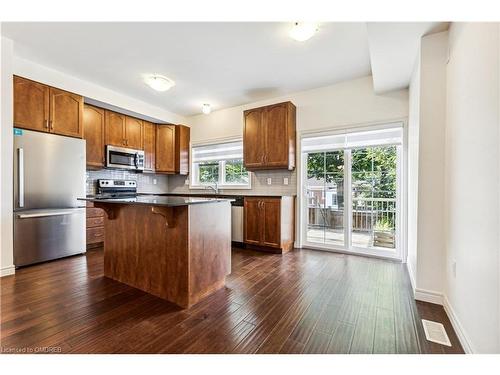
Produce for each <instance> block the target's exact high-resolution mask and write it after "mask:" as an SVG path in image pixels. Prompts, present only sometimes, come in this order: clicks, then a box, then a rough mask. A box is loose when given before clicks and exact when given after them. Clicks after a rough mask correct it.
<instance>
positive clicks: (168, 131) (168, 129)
mask: <svg viewBox="0 0 500 375" xmlns="http://www.w3.org/2000/svg"><path fill="white" fill-rule="evenodd" d="M155 158H156V160H155V164H156V168H155V169H156V172H163V173H175V125H157V126H156V156H155Z"/></svg>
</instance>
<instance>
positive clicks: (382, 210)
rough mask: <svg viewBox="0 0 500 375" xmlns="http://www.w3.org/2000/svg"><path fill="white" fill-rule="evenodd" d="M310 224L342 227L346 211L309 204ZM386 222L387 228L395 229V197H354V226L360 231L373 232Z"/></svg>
mask: <svg viewBox="0 0 500 375" xmlns="http://www.w3.org/2000/svg"><path fill="white" fill-rule="evenodd" d="M308 209H309V222H308V223H309V226H311V227H323V228H324V227H327V228H331V229H342V228H343V227H344V211H343V210H342V209H341V208H338V207H321V206H320V205H319V204H316V205H313V204H309V207H308ZM377 223H379V225H380V224H381V223H385V227H384V228H385V229H387V230H389V231H391V230H392V231H394V230H395V223H396V199H394V198H353V199H352V228H353V230H354V231H358V232H372V230H373V229H374V227H375V225H376V224H377Z"/></svg>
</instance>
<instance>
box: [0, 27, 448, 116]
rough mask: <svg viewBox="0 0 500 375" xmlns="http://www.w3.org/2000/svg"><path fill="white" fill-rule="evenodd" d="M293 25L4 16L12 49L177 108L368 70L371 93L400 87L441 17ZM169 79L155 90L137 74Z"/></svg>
mask: <svg viewBox="0 0 500 375" xmlns="http://www.w3.org/2000/svg"><path fill="white" fill-rule="evenodd" d="M290 27H291V23H265V22H252V23H222V22H212V23H208V22H205V23H188V22H177V23H174V22H169V23H167V22H162V23H151V22H144V23H142V22H135V23H131V22H124V23H113V22H104V23H95V22H87V23H74V22H73V23H69V22H68V23H50V22H47V23H44V22H41V23H24V22H16V23H2V34H3V35H5V36H7V37H9V38H11V39H13V40H14V42H15V53H16V55H18V56H20V57H23V58H26V59H28V60H33V61H35V62H37V63H40V64H43V65H47V66H49V67H52V68H55V69H58V70H60V71H62V72H65V73H67V74H70V75H73V76H76V77H78V78H81V79H84V80H87V81H90V82H93V83H96V84H98V85H101V86H103V87H106V88H109V89H112V90H115V91H118V92H120V93H123V94H126V95H128V96H131V97H134V98H137V99H140V100H142V101H145V102H147V103H150V104H153V105H156V106H158V107H161V108H164V109H166V110H169V111H171V112H174V113H177V114H180V115H186V116H189V115H194V114H198V113H200V112H201V105H202V104H203V103H210V104H211V105H212V107H213V108H214V109H215V110H217V109H221V108H227V107H232V106H236V105H241V104H246V103H250V102H254V101H257V100H264V99H268V98H272V97H277V96H282V95H285V94H287V93H291V92H296V91H301V90H307V89H312V88H317V87H322V86H327V85H331V84H334V83H337V82H340V81H346V80H350V79H354V78H359V77H363V76H367V75H369V74H372V75H373V82H374V89H375V91H376V92H377V93H383V92H387V91H391V90H397V89H401V88H405V87H408V84H409V81H410V77H411V73H412V70H413V65H414V62H415V58H416V56H417V53H418V47H419V41H420V38H421V37H422V36H423V35H425V34H428V33H432V32H437V31H442V30H445V29H446V28H447V27H448V24H447V23H438V22H407V23H390V22H379V23H368V24H366V23H363V22H358V23H338V22H337V23H322V24H321V25H320V29H319V32H318V33H317V34H316V35H315V36H314V37H313V38H311V39H310V40H308V41H306V42H302V43H301V42H296V41H294V40H292V39H291V38H289V36H288V31H289V29H290ZM152 73H157V74H162V75H165V76H167V77H169V78H171V79H173V80H174V81H175V82H176V86H175V87H174V88H172V89H171V90H169V91H167V92H161V93H160V92H156V91H153V90H152V89H150V88H149V87H148V86H146V85H145V84H144V83H143V81H142V76H143V75H144V74H152Z"/></svg>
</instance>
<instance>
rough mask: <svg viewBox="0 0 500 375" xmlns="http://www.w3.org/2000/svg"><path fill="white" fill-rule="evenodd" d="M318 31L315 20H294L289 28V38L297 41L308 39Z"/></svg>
mask: <svg viewBox="0 0 500 375" xmlns="http://www.w3.org/2000/svg"><path fill="white" fill-rule="evenodd" d="M317 31H318V24H317V23H315V22H295V23H294V24H293V26H292V28H291V29H290V38H292V39H295V40H296V41H299V42H304V41H306V40H308V39H310V38H311V37H312V36H313V35H314V34H315V33H316V32H317Z"/></svg>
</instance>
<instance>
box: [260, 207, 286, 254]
mask: <svg viewBox="0 0 500 375" xmlns="http://www.w3.org/2000/svg"><path fill="white" fill-rule="evenodd" d="M261 207H262V208H261V210H262V222H263V225H262V227H263V228H262V245H264V246H271V247H277V248H280V247H281V199H277V198H276V199H263V200H262V205H261Z"/></svg>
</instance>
